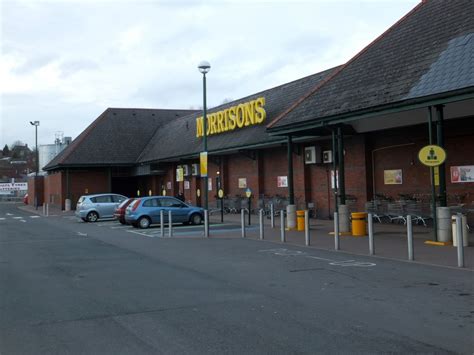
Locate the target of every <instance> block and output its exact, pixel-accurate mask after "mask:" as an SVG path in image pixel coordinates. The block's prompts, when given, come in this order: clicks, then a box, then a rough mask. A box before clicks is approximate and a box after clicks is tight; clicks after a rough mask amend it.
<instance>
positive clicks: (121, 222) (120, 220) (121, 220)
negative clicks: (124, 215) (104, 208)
mask: <svg viewBox="0 0 474 355" xmlns="http://www.w3.org/2000/svg"><path fill="white" fill-rule="evenodd" d="M119 222H120V224H127V223H126V222H125V220H123V219H119Z"/></svg>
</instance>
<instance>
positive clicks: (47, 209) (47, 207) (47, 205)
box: [46, 203, 49, 217]
mask: <svg viewBox="0 0 474 355" xmlns="http://www.w3.org/2000/svg"><path fill="white" fill-rule="evenodd" d="M46 217H49V203H47V204H46Z"/></svg>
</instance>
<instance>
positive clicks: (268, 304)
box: [0, 204, 474, 355]
mask: <svg viewBox="0 0 474 355" xmlns="http://www.w3.org/2000/svg"><path fill="white" fill-rule="evenodd" d="M219 228H222V229H226V228H229V229H232V228H233V227H232V226H226V227H219ZM153 230H155V231H159V228H155V229H153ZM199 230H200V229H199V228H196V227H194V228H192V227H177V228H176V229H175V233H174V237H173V238H162V237H159V236H158V234H156V233H152V234H151V235H149V234H147V233H144V234H137V233H136V232H140V233H141V231H139V230H136V229H132V228H130V227H126V228H123V227H122V226H121V225H120V224H119V223H118V222H113V221H109V222H100V223H96V224H89V223H83V222H82V221H78V220H77V219H75V218H71V217H63V216H56V217H42V216H34V215H31V214H29V213H27V212H24V211H21V210H19V209H18V208H17V206H16V205H14V204H0V320H1V321H0V353H1V354H2V355H3V354H174V353H179V354H223V353H239V354H240V353H245V354H247V353H249V354H250V353H259V354H270V353H271V354H287V353H311V354H314V353H465V354H470V353H472V352H473V350H474V342H473V334H474V307H473V297H472V296H473V292H474V290H473V280H474V279H473V273H472V272H471V271H469V270H457V269H454V268H446V267H433V266H428V265H420V264H410V263H406V262H398V261H394V260H384V259H376V258H369V257H363V256H351V255H348V254H344V253H337V252H330V251H323V250H314V249H310V248H304V247H295V246H283V245H281V244H278V243H271V242H267V241H256V240H242V239H240V238H210V239H204V238H202V237H201V236H200V233H201V232H200V231H199ZM222 233H224V234H225V231H223V232H222Z"/></svg>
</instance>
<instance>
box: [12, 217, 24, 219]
mask: <svg viewBox="0 0 474 355" xmlns="http://www.w3.org/2000/svg"><path fill="white" fill-rule="evenodd" d="M12 218H13V219H23V217H12Z"/></svg>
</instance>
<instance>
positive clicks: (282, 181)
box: [277, 176, 288, 187]
mask: <svg viewBox="0 0 474 355" xmlns="http://www.w3.org/2000/svg"><path fill="white" fill-rule="evenodd" d="M277 186H278V187H288V176H278V177H277Z"/></svg>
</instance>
